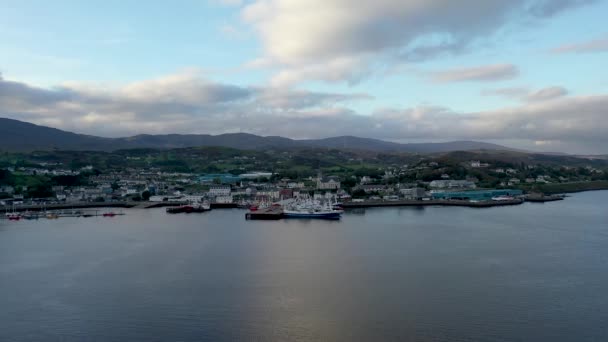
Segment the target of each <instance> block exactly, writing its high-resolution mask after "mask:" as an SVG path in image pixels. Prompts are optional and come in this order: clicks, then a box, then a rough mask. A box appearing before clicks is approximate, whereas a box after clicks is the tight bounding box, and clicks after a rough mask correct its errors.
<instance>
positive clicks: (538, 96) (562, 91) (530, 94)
mask: <svg viewBox="0 0 608 342" xmlns="http://www.w3.org/2000/svg"><path fill="white" fill-rule="evenodd" d="M481 94H482V95H484V96H503V97H506V98H510V99H517V100H521V101H524V102H540V101H548V100H554V99H557V98H560V97H564V96H566V95H568V89H566V88H564V87H560V86H553V87H547V88H543V89H539V90H536V91H532V90H530V89H528V88H523V87H512V88H498V89H484V90H482V91H481Z"/></svg>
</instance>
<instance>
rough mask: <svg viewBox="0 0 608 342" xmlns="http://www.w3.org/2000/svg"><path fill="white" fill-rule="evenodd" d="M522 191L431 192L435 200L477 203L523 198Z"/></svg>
mask: <svg viewBox="0 0 608 342" xmlns="http://www.w3.org/2000/svg"><path fill="white" fill-rule="evenodd" d="M522 194H523V191H522V190H518V189H489V190H473V191H442V190H433V191H431V197H432V198H433V199H461V200H475V201H489V200H491V199H492V197H498V196H513V197H515V196H521V195H522Z"/></svg>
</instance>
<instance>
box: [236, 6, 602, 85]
mask: <svg viewBox="0 0 608 342" xmlns="http://www.w3.org/2000/svg"><path fill="white" fill-rule="evenodd" d="M590 2H593V0H510V1H504V0H458V1H455V0H360V1H355V2H353V1H352V0H307V1H299V0H256V1H253V2H252V3H250V4H248V5H246V6H245V7H244V8H243V10H242V18H243V20H244V21H245V22H246V23H248V24H250V25H252V26H253V28H254V29H255V31H256V32H257V33H258V35H259V36H260V38H261V40H262V43H263V46H264V55H263V56H262V57H261V58H263V59H264V60H266V61H272V62H273V63H274V65H276V66H278V67H281V68H284V69H285V70H284V71H280V73H279V75H277V76H276V78H277V79H279V80H281V82H282V80H284V79H287V80H288V83H294V82H299V81H303V80H309V79H315V80H317V79H320V80H325V81H336V80H346V81H350V82H353V80H356V79H357V78H358V77H360V75H361V74H363V75H367V74H370V73H371V72H370V70H371V69H373V67H374V65H373V64H375V63H388V64H390V63H395V62H396V61H398V60H401V59H403V58H405V59H407V60H420V59H424V58H429V57H432V56H437V55H441V54H443V53H445V52H448V53H449V52H456V53H459V52H462V51H466V50H467V48H468V46H470V45H471V44H472V43H474V42H476V41H477V40H483V39H488V38H489V37H491V36H492V35H493V34H494V33H495V32H496V31H497V30H499V29H501V28H503V27H504V26H505V25H507V24H509V23H512V22H514V21H515V22H517V21H519V22H530V21H533V20H535V19H538V18H546V17H550V16H553V15H555V14H557V13H560V12H562V11H565V10H567V9H569V8H572V7H577V6H582V5H585V4H587V3H590ZM370 56H373V58H370ZM340 61H363V64H365V65H364V66H363V65H362V64H361V63H347V64H345V63H341V62H340ZM322 66H323V68H322ZM321 70H322V71H321ZM327 74H330V75H333V76H331V77H323V76H324V75H327Z"/></svg>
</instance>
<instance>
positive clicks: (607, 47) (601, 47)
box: [551, 37, 608, 53]
mask: <svg viewBox="0 0 608 342" xmlns="http://www.w3.org/2000/svg"><path fill="white" fill-rule="evenodd" d="M607 51H608V37H605V38H600V39H595V40H591V41H588V42H583V43H576V44H566V45H562V46H558V47H556V48H554V49H552V50H551V52H553V53H592V52H607Z"/></svg>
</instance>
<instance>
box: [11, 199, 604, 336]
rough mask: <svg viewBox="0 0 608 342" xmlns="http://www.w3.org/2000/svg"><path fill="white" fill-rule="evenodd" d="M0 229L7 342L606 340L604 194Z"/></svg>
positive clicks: (138, 213)
mask: <svg viewBox="0 0 608 342" xmlns="http://www.w3.org/2000/svg"><path fill="white" fill-rule="evenodd" d="M127 214H128V215H125V216H122V217H115V218H101V217H100V218H66V219H59V220H40V221H21V222H8V221H6V220H2V221H0V294H1V295H0V340H1V341H232V340H247V341H249V340H257V341H288V340H298V341H316V340H323V341H354V340H370V341H372V340H373V341H388V340H400V341H403V340H405V341H407V340H411V341H606V340H608V192H607V191H603V192H587V193H581V194H576V195H573V197H570V198H568V199H567V200H565V201H562V202H556V203H546V204H525V205H522V206H517V207H505V208H492V209H469V208H450V207H445V208H439V207H437V208H435V207H428V208H424V209H419V208H418V209H417V208H402V209H399V208H388V209H368V210H367V211H366V212H365V214H346V215H345V216H344V218H343V219H342V220H341V221H339V222H325V221H278V222H263V221H245V220H244V212H243V211H238V210H214V211H212V212H209V213H205V214H191V215H177V216H169V215H167V214H165V213H164V211H163V210H162V209H161V210H130V211H127Z"/></svg>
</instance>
